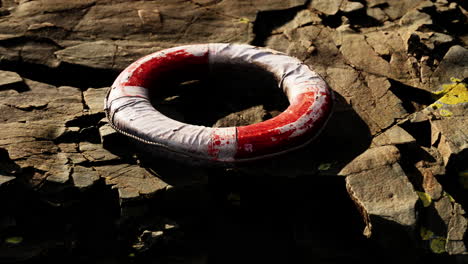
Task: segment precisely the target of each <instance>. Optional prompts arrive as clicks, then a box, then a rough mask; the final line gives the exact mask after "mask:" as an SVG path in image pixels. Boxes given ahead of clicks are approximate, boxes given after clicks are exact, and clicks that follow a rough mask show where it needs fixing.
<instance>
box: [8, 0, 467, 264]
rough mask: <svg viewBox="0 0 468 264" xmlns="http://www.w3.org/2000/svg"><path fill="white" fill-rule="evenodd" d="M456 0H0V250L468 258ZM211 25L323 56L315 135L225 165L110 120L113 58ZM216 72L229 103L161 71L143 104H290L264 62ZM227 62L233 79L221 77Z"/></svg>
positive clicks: (276, 107)
mask: <svg viewBox="0 0 468 264" xmlns="http://www.w3.org/2000/svg"><path fill="white" fill-rule="evenodd" d="M467 8H468V6H467V5H466V3H465V2H463V1H458V0H449V1H445V0H437V1H429V0H417V1H403V0H370V1H351V0H333V1H329V0H327V1H323V0H313V1H306V0H286V1H285V0H282V1H280V0H267V1H249V0H239V1H238V0H171V1H157V0H155V1H130V0H119V1H110V0H86V1H82V0H80V1H78V0H68V1H56V0H34V1H13V0H2V1H0V112H1V113H2V114H1V115H0V200H2V201H6V202H5V203H2V204H0V211H1V212H2V214H0V262H3V261H6V262H21V261H33V262H34V261H38V262H39V261H42V260H45V261H50V260H57V258H60V257H59V256H58V255H57V253H56V252H67V253H63V254H62V253H60V254H62V255H66V256H67V258H68V259H71V258H75V257H76V255H80V257H82V258H83V261H87V262H99V261H100V262H106V263H128V262H130V261H132V262H136V263H143V262H145V263H148V261H149V260H151V261H150V263H153V262H158V263H174V261H176V260H177V261H176V262H177V263H179V262H180V263H194V262H195V263H208V262H210V263H211V262H213V263H231V262H233V263H239V262H241V261H240V260H238V259H237V260H236V259H235V258H230V257H228V256H235V255H239V254H238V253H239V252H242V254H244V252H247V253H252V254H247V255H252V261H254V262H277V261H279V262H282V263H291V261H292V262H294V263H296V262H299V263H303V262H304V261H305V262H307V263H312V262H314V263H322V262H323V263H325V262H327V263H340V262H342V259H343V258H346V259H347V260H348V261H350V262H353V263H354V262H359V263H376V262H377V261H379V262H381V263H408V262H412V263H427V262H428V261H429V260H431V261H434V260H435V261H436V263H444V264H446V263H465V262H467V261H468V260H467V256H468V251H467V248H468V242H467V240H466V237H467V232H466V231H467V215H466V207H467V206H468V200H467V198H466V188H467V186H468V184H467V183H468V178H467V170H468V167H467V166H466V160H467V158H468V157H467V153H468V152H467V146H468V135H467V133H466V131H468V120H467V105H468V90H467V84H466V82H467V79H468V70H467V69H468V61H467V58H468V51H467V43H468V34H467V32H466V30H463V29H465V28H466V27H467V21H468V11H467ZM207 42H233V43H250V44H254V45H259V46H266V47H269V48H272V49H276V50H279V51H282V52H285V53H287V54H289V55H291V56H295V57H297V58H299V59H300V60H302V61H303V62H304V63H306V64H307V65H309V66H310V67H311V68H312V69H313V70H315V71H317V72H318V73H319V74H320V75H321V76H322V77H323V78H324V79H325V80H326V81H327V82H328V84H329V85H330V87H331V88H332V89H333V90H334V92H335V109H334V113H333V116H332V118H331V119H330V121H329V123H328V125H327V126H326V127H325V129H324V130H323V132H322V134H321V135H320V136H319V137H318V138H316V139H315V140H314V141H313V142H312V143H311V144H310V145H308V146H306V147H305V148H303V149H300V150H297V151H294V152H292V153H289V154H286V155H283V156H279V157H276V158H271V159H267V160H264V161H258V162H254V163H248V164H241V165H238V166H236V167H234V168H229V169H226V168H207V167H203V166H199V165H197V164H189V165H187V164H181V163H178V162H175V161H172V160H170V159H165V158H161V157H153V156H151V155H148V154H147V153H142V152H140V151H138V150H137V149H135V144H134V142H132V141H131V139H129V138H127V137H125V136H124V135H121V134H119V133H117V132H116V131H115V130H114V129H113V128H112V127H110V125H109V124H108V123H107V119H106V117H105V114H104V112H103V101H104V97H105V96H106V93H107V90H108V87H109V86H110V85H111V84H112V82H113V80H114V79H115V77H116V76H117V74H118V73H119V72H120V71H121V70H122V69H124V68H125V67H126V66H128V65H129V64H130V63H132V62H133V61H135V60H136V59H138V58H140V57H142V56H145V55H147V54H150V53H152V52H155V51H159V50H161V49H164V48H168V47H173V46H178V45H185V44H190V43H207ZM231 70H232V71H233V72H235V70H236V69H234V70H233V69H231ZM229 71H230V70H228V74H225V73H223V74H224V75H223V74H220V75H219V76H217V78H214V79H217V80H214V81H213V83H209V85H211V86H212V88H214V90H213V91H218V92H217V93H213V94H212V96H213V97H214V98H215V99H218V98H221V97H223V98H224V97H226V98H227V99H229V100H231V101H226V102H220V103H218V104H213V103H211V102H213V100H211V99H212V98H210V97H209V96H207V92H206V91H205V92H204V91H203V90H202V88H204V87H203V85H206V83H203V82H197V80H194V81H195V82H188V84H181V85H179V86H177V85H172V84H168V85H167V87H166V86H165V87H164V88H165V89H166V90H167V91H168V94H165V93H164V94H161V96H162V98H157V100H159V101H158V102H160V103H155V104H157V105H158V107H160V110H161V112H164V113H166V114H167V115H169V116H170V117H171V118H174V119H177V120H180V121H185V122H192V123H196V124H203V125H208V126H214V127H224V126H239V125H247V124H251V123H256V122H261V121H264V120H267V119H269V118H271V117H274V116H276V115H278V114H279V113H281V112H282V111H284V109H286V107H287V103H284V100H283V101H282V99H284V98H282V97H281V96H280V95H278V93H277V91H276V90H275V91H271V90H268V87H269V86H272V83H271V82H270V80H269V79H268V77H265V76H261V75H258V74H252V73H251V75H252V76H249V73H245V72H241V73H240V74H239V75H235V74H237V73H235V74H234V73H232V75H229V74H231V73H229ZM233 76H234V77H233ZM230 77H231V78H234V79H235V80H236V81H232V82H231V83H230V86H232V87H229V85H220V83H221V82H222V81H223V80H225V79H226V78H230ZM237 80H238V81H237ZM216 81H218V82H216ZM242 81H244V82H248V83H249V85H243V84H242ZM265 87H266V88H265ZM264 88H265V89H264ZM223 89H224V90H225V92H224V93H223V92H222V91H223ZM219 91H221V92H219ZM225 95H228V96H225ZM223 100H224V99H223ZM269 100H270V101H269ZM214 101H220V100H214ZM161 102H162V103H161ZM241 186H242V188H241ZM317 186H318V188H317ZM241 189H242V191H241ZM241 193H242V196H243V197H245V200H243V201H242V206H243V207H242V209H243V212H242V214H243V215H246V217H247V218H245V217H244V218H240V217H239V215H240V210H239V209H240V196H241V195H240V194H241ZM44 212H46V213H44ZM304 212H307V213H304ZM309 215H314V216H313V217H310V216H309ZM174 219H175V220H174ZM245 219H249V223H248V224H245V223H246V222H245ZM343 219H346V221H343ZM33 220H34V221H33ZM161 223H177V224H175V225H174V226H175V228H173V229H171V231H169V230H168V228H166V227H165V226H164V225H163V224H161ZM246 225H247V226H246ZM171 226H172V224H171ZM317 226H319V227H320V228H319V229H317ZM200 230H202V231H200ZM362 233H364V235H365V236H367V237H369V239H367V240H365V239H366V238H364V237H365V236H363V234H362ZM238 234H243V237H242V238H241V237H240V235H238ZM245 234H248V235H245ZM208 238H209V239H208ZM210 239H211V240H210ZM208 240H209V241H208ZM207 241H208V242H207ZM271 241H275V243H273V242H271ZM221 245H223V246H222V247H221ZM116 248H119V249H123V250H118V251H119V252H116V250H115V249H116ZM189 248H190V249H191V250H187V249H189ZM252 250H254V251H252ZM173 252H176V253H173ZM272 252H275V254H272ZM389 252H390V253H389ZM62 255H60V256H62ZM244 255H245V254H244ZM273 255H274V256H273ZM299 255H300V256H301V257H303V258H304V259H300V260H299V259H293V260H292V259H291V256H295V257H296V258H299V257H298V256H299ZM256 257H257V258H258V259H256ZM226 259H229V260H226ZM231 259H232V260H231ZM269 260H271V261H269ZM296 260H297V261H296ZM455 260H456V262H454V261H455ZM230 261H231V262H230ZM242 261H244V260H242ZM301 261H302V262H301ZM437 261H439V262H437ZM28 263H29V262H28ZM34 263H35V262H34Z"/></svg>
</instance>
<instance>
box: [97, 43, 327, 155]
mask: <svg viewBox="0 0 468 264" xmlns="http://www.w3.org/2000/svg"><path fill="white" fill-rule="evenodd" d="M219 64H236V65H247V64H255V65H257V66H258V65H259V66H260V67H262V68H263V69H264V70H266V71H269V72H271V73H272V74H273V75H274V76H275V77H276V78H277V79H278V80H279V81H278V85H279V87H280V88H281V89H282V90H283V92H284V93H285V94H286V96H287V97H288V100H289V102H290V106H289V107H288V108H287V109H286V110H285V111H284V112H283V113H281V114H280V115H278V116H276V117H274V118H271V119H269V120H266V121H264V122H261V123H257V124H252V125H247V126H240V127H223V128H211V127H204V126H196V125H190V124H185V123H182V122H179V121H176V120H173V119H170V118H168V117H166V116H165V115H163V114H161V113H160V112H159V111H157V109H155V108H154V107H153V105H152V104H151V102H150V100H149V90H150V89H155V88H156V87H157V86H158V85H157V83H158V81H160V80H161V79H162V78H166V77H167V76H170V75H171V74H174V73H176V72H177V71H178V70H181V69H185V70H187V69H190V71H184V72H191V73H192V74H195V75H197V74H204V73H207V72H209V71H210V67H216V65H219ZM194 77H195V76H194ZM104 105H105V112H106V114H107V117H108V118H109V122H110V125H111V126H112V127H113V128H114V129H116V130H117V131H118V132H120V133H122V134H124V135H127V136H130V137H132V138H134V139H136V140H139V141H141V142H143V143H145V144H148V145H149V146H154V149H153V151H154V152H158V151H161V149H164V150H167V151H171V152H174V153H177V154H180V155H182V156H186V157H192V158H196V159H202V160H211V161H219V162H236V161H244V160H252V159H259V158H263V157H267V156H271V155H276V154H279V153H282V152H285V151H289V150H292V149H295V148H297V147H300V146H302V145H305V144H307V143H308V142H309V141H311V140H312V139H313V138H314V137H315V136H316V135H317V134H318V133H319V132H320V130H321V129H322V128H323V127H324V126H325V123H326V121H327V120H328V118H329V116H330V114H331V110H332V105H333V93H332V91H331V89H330V88H329V87H328V85H327V84H326V82H325V81H324V80H323V79H322V78H321V77H320V76H319V75H318V74H317V73H315V72H313V71H311V70H310V69H309V67H308V66H306V65H305V64H303V63H302V62H301V61H299V60H298V59H295V58H292V57H289V56H287V55H285V54H283V53H279V52H276V51H273V50H270V49H264V48H257V47H253V46H250V45H244V44H221V43H213V44H197V45H187V46H182V47H175V48H171V49H166V50H162V51H159V52H156V53H153V54H150V55H148V56H145V57H143V58H141V59H139V60H137V61H136V62H134V63H132V64H131V65H130V66H129V67H127V68H126V69H125V70H124V71H123V72H122V73H121V74H120V75H119V76H118V77H117V79H116V80H115V82H114V84H113V85H112V88H111V89H110V90H109V93H108V95H107V97H106V99H105V104H104Z"/></svg>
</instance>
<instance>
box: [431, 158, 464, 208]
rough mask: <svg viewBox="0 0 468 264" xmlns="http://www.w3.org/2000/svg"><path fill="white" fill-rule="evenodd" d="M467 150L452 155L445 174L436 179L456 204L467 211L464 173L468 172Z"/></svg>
mask: <svg viewBox="0 0 468 264" xmlns="http://www.w3.org/2000/svg"><path fill="white" fill-rule="evenodd" d="M467 160H468V149H465V150H463V151H462V152H460V153H458V154H452V156H451V157H450V159H449V162H448V164H447V166H446V174H445V175H444V176H441V177H438V178H437V180H439V182H440V184H441V185H442V186H443V188H444V190H446V191H447V192H448V193H449V194H450V195H452V197H453V198H454V199H455V201H456V202H458V203H459V204H461V205H462V207H463V208H464V209H465V210H468V196H467V195H466V192H467V187H468V183H467V182H466V178H467V176H466V173H467V172H468V164H467V162H466V161H467Z"/></svg>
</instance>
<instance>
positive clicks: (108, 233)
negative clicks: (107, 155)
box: [0, 181, 126, 263]
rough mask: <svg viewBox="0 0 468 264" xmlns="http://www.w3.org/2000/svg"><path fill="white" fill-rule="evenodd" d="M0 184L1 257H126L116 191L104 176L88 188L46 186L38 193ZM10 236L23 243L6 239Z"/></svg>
mask: <svg viewBox="0 0 468 264" xmlns="http://www.w3.org/2000/svg"><path fill="white" fill-rule="evenodd" d="M0 188H2V192H0V199H1V200H2V201H3V202H2V203H1V204H0V210H1V211H2V214H1V215H0V223H2V224H3V223H6V224H5V225H2V224H0V241H1V242H0V262H2V263H44V261H45V262H47V263H62V262H63V260H64V259H67V260H68V261H71V263H95V261H96V260H97V259H109V258H112V257H113V258H114V259H119V258H122V257H126V255H125V251H124V250H123V249H124V247H123V246H122V245H121V244H120V243H119V240H118V236H119V230H118V228H117V227H118V226H117V222H118V219H119V216H120V208H119V202H118V201H119V200H118V195H117V191H116V190H112V189H111V188H110V187H109V186H106V185H105V184H104V182H103V181H101V182H99V183H97V184H96V185H94V186H93V187H91V188H89V189H87V190H78V189H76V188H74V187H68V188H63V186H61V188H58V189H56V190H55V191H53V188H54V187H53V186H48V188H49V189H48V190H47V191H46V192H45V191H44V192H41V191H32V190H30V189H28V188H24V185H22V184H19V183H15V184H11V185H9V186H7V188H3V186H1V187H0ZM8 219H10V220H8ZM5 221H8V222H5ZM9 237H19V238H20V239H21V243H19V244H8V243H6V242H4V241H5V239H6V238H9Z"/></svg>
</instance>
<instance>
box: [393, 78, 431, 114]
mask: <svg viewBox="0 0 468 264" xmlns="http://www.w3.org/2000/svg"><path fill="white" fill-rule="evenodd" d="M389 81H390V84H391V87H390V91H391V92H392V93H393V94H395V95H396V96H397V97H398V98H399V99H400V100H401V101H402V103H403V107H404V108H405V110H406V111H407V112H408V113H414V112H416V111H420V110H422V109H423V108H425V107H426V106H428V105H430V104H432V103H434V102H435V101H436V100H437V98H435V97H434V95H433V94H432V93H431V92H428V91H425V90H422V89H419V88H415V87H411V86H408V85H405V84H403V83H401V82H398V81H396V80H392V79H389Z"/></svg>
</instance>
